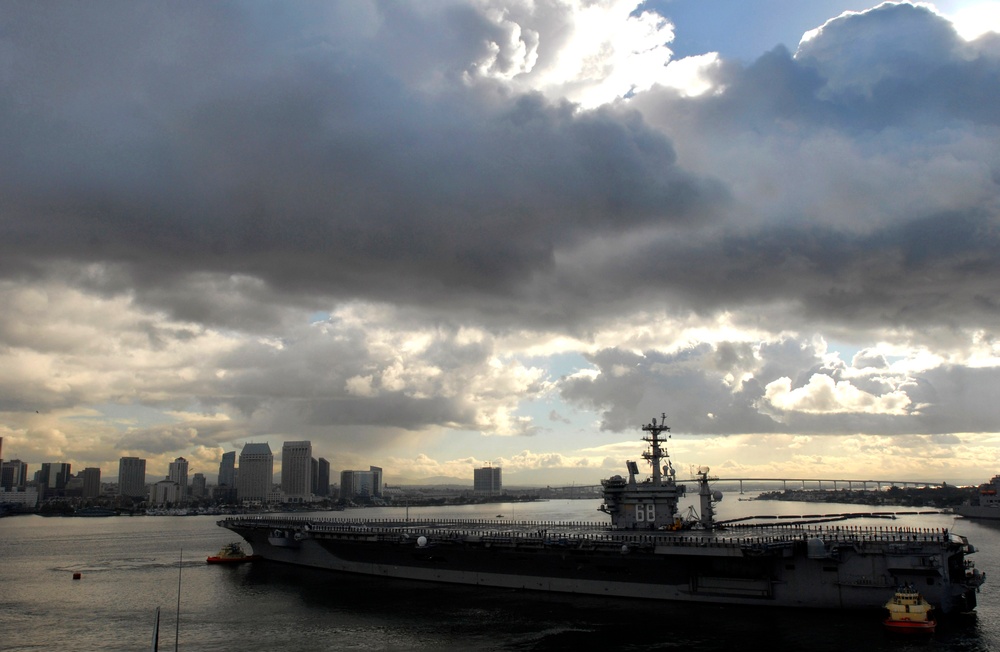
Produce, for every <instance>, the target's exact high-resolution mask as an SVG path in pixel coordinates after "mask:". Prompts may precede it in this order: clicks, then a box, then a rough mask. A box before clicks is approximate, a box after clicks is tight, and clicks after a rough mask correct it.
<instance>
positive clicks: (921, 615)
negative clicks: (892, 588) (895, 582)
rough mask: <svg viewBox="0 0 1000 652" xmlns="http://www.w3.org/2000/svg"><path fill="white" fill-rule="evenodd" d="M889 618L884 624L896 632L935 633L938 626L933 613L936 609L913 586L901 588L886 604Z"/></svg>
mask: <svg viewBox="0 0 1000 652" xmlns="http://www.w3.org/2000/svg"><path fill="white" fill-rule="evenodd" d="M885 608H886V609H888V610H889V617H888V618H886V619H885V620H884V621H883V623H884V624H885V626H886V627H887V628H888V629H890V630H892V631H894V632H904V633H915V632H926V633H930V632H933V631H934V627H935V625H936V623H935V621H934V618H933V617H931V612H932V611H934V607H933V606H932V605H931V603H929V602H927V600H925V599H924V596H922V595H920V594H919V593H918V592H917V590H916V589H915V588H913V586H912V585H907V586H901V587H899V588H898V589H896V593H895V595H893V596H892V598H890V599H889V601H888V602H886V603H885Z"/></svg>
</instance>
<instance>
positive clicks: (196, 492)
mask: <svg viewBox="0 0 1000 652" xmlns="http://www.w3.org/2000/svg"><path fill="white" fill-rule="evenodd" d="M205 488H206V483H205V474H204V473H195V474H194V476H193V477H192V478H191V497H192V498H204V497H205V496H207V495H208V493H207V492H206V490H205Z"/></svg>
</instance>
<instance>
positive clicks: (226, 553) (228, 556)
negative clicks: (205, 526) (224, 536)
mask: <svg viewBox="0 0 1000 652" xmlns="http://www.w3.org/2000/svg"><path fill="white" fill-rule="evenodd" d="M260 558H261V557H260V555H248V554H247V553H246V552H245V551H244V550H243V546H241V545H240V543H239V542H233V543H227V544H226V545H224V546H222V548H221V549H220V550H219V553H218V554H216V555H214V556H212V557H209V558H208V559H206V560H205V561H206V562H208V563H209V564H242V563H243V562H246V561H253V560H255V559H260Z"/></svg>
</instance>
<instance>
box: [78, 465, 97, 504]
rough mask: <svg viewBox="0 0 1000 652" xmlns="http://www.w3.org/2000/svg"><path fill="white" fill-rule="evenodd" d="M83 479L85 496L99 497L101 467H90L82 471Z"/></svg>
mask: <svg viewBox="0 0 1000 652" xmlns="http://www.w3.org/2000/svg"><path fill="white" fill-rule="evenodd" d="M80 477H81V479H82V480H83V497H84V498H97V497H98V496H100V495H101V469H99V468H94V467H88V468H86V469H84V470H83V472H81V473H80Z"/></svg>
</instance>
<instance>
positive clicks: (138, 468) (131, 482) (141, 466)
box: [118, 457, 146, 500]
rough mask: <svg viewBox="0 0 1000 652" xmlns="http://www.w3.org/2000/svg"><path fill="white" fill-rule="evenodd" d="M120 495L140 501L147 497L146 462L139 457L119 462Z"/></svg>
mask: <svg viewBox="0 0 1000 652" xmlns="http://www.w3.org/2000/svg"><path fill="white" fill-rule="evenodd" d="M118 495H119V496H127V497H129V498H135V499H138V500H142V499H143V498H145V497H146V460H143V459H140V458H138V457H123V458H121V459H119V460H118Z"/></svg>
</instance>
